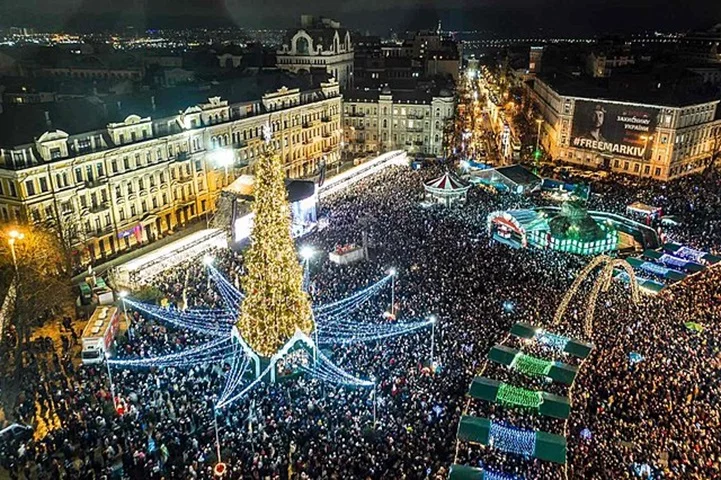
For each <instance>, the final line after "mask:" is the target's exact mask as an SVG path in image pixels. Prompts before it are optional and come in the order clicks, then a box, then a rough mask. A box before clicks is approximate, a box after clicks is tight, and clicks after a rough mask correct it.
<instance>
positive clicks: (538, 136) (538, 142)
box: [533, 118, 543, 170]
mask: <svg viewBox="0 0 721 480" xmlns="http://www.w3.org/2000/svg"><path fill="white" fill-rule="evenodd" d="M536 124H537V125H538V130H537V132H536V150H535V151H534V152H533V158H534V165H535V166H536V170H538V157H539V156H540V154H541V151H540V150H539V148H540V145H541V125H542V124H543V119H541V118H537V119H536Z"/></svg>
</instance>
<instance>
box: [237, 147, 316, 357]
mask: <svg viewBox="0 0 721 480" xmlns="http://www.w3.org/2000/svg"><path fill="white" fill-rule="evenodd" d="M254 195H255V200H254V202H253V213H254V214H255V218H254V224H253V232H252V234H251V242H252V243H251V246H250V248H249V249H248V251H247V252H246V255H245V269H246V272H247V273H246V275H245V276H244V277H243V280H242V285H243V290H244V291H245V298H244V299H243V303H242V305H241V309H240V312H241V313H240V318H239V319H238V324H237V326H238V330H239V331H240V334H241V336H242V337H243V339H244V340H245V341H246V342H247V343H248V345H249V346H250V347H251V348H252V349H253V350H254V351H255V352H256V353H258V354H259V355H261V356H263V357H270V356H272V355H273V354H275V353H276V352H277V351H278V350H279V349H280V348H281V347H283V345H285V344H286V342H287V341H288V340H289V339H290V337H292V336H293V335H294V334H295V332H296V329H297V328H299V329H300V330H301V331H303V332H304V333H306V334H310V333H311V332H312V331H313V328H314V322H313V312H312V310H311V303H310V299H309V298H308V295H307V294H306V293H305V292H304V291H303V288H302V284H303V271H302V268H301V266H300V263H299V262H298V256H297V254H296V251H295V247H294V244H293V238H292V237H291V230H290V229H291V219H290V206H289V205H288V200H287V193H286V189H285V182H284V174H283V165H282V163H281V159H280V157H279V156H278V155H276V154H275V153H274V152H273V150H272V149H271V147H270V146H269V144H268V143H266V147H265V150H264V152H263V155H261V157H260V159H259V160H258V161H257V163H256V166H255V194H254Z"/></svg>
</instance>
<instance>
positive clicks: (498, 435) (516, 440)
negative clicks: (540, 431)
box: [488, 421, 536, 457]
mask: <svg viewBox="0 0 721 480" xmlns="http://www.w3.org/2000/svg"><path fill="white" fill-rule="evenodd" d="M488 444H489V445H491V446H493V447H495V448H497V449H499V450H501V451H503V452H510V453H515V454H518V455H523V456H525V457H532V456H533V455H534V454H535V452H536V432H535V431H534V430H523V429H520V428H515V427H511V426H508V425H503V424H500V423H497V422H493V421H492V422H491V428H490V430H489V434H488Z"/></svg>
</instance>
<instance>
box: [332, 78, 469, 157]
mask: <svg viewBox="0 0 721 480" xmlns="http://www.w3.org/2000/svg"><path fill="white" fill-rule="evenodd" d="M454 106H455V99H454V96H453V93H452V92H451V91H450V90H448V89H443V88H442V89H436V90H435V91H433V90H422V89H415V90H410V91H409V90H392V89H391V88H390V87H388V86H387V85H386V86H384V87H383V88H381V89H375V90H366V89H364V90H360V89H358V90H348V91H346V92H345V93H344V94H343V128H344V140H345V143H346V147H345V148H346V150H347V151H350V152H355V153H375V152H386V151H390V150H406V151H407V152H408V153H409V154H420V155H429V156H431V155H432V156H443V155H445V154H446V152H444V145H445V142H444V140H445V138H444V137H445V132H446V130H447V128H448V127H449V125H450V124H451V122H452V121H453V112H454Z"/></svg>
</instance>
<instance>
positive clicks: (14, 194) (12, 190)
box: [8, 181, 18, 197]
mask: <svg viewBox="0 0 721 480" xmlns="http://www.w3.org/2000/svg"><path fill="white" fill-rule="evenodd" d="M8 186H9V187H10V196H11V197H17V196H18V192H17V190H16V189H15V182H12V181H10V182H8Z"/></svg>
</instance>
